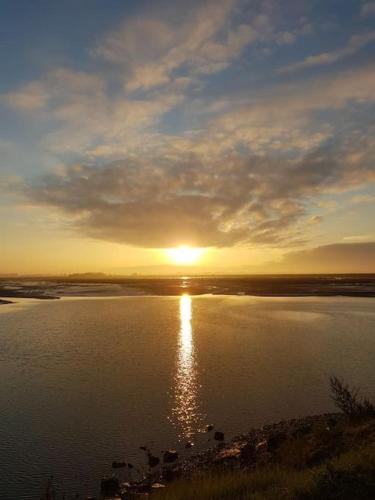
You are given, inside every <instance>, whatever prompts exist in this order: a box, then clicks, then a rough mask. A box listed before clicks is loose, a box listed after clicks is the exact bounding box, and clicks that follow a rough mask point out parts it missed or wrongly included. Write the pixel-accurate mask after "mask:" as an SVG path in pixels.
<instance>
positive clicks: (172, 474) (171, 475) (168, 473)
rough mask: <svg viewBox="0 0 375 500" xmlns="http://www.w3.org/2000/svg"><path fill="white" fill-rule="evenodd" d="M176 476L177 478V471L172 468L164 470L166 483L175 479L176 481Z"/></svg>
mask: <svg viewBox="0 0 375 500" xmlns="http://www.w3.org/2000/svg"><path fill="white" fill-rule="evenodd" d="M176 476H177V473H176V471H174V470H173V469H171V468H170V467H166V468H165V469H163V479H164V481H167V482H169V481H173V480H174V479H176Z"/></svg>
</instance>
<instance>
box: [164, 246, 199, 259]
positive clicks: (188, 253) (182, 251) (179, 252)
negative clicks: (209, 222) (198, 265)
mask: <svg viewBox="0 0 375 500" xmlns="http://www.w3.org/2000/svg"><path fill="white" fill-rule="evenodd" d="M166 252H167V255H168V257H169V258H170V260H171V261H172V262H173V263H174V264H194V263H195V262H197V261H198V260H199V258H200V256H201V255H202V253H203V248H195V247H189V246H188V245H181V246H179V247H176V248H169V249H168V250H167V251H166Z"/></svg>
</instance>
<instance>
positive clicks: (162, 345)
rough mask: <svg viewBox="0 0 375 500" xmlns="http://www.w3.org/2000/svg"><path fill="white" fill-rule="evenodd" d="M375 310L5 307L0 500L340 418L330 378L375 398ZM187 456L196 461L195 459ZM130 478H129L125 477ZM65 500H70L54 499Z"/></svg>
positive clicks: (281, 305)
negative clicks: (310, 418)
mask: <svg viewBox="0 0 375 500" xmlns="http://www.w3.org/2000/svg"><path fill="white" fill-rule="evenodd" d="M374 304H375V301H374V299H351V298H315V297H310V298H282V299H281V298H280V299H276V298H253V297H234V296H228V297H223V296H216V297H208V296H206V297H189V296H187V295H185V296H182V297H122V298H106V299H95V298H86V299H62V300H60V301H51V302H50V301H48V302H46V301H41V302H39V301H36V302H35V301H34V302H33V303H32V304H30V305H22V306H18V305H14V304H13V305H9V306H0V360H1V363H0V376H1V386H0V491H1V493H0V496H1V498H2V499H3V500H8V499H9V500H10V499H12V500H13V499H15V498H17V499H34V498H35V499H37V498H39V496H40V492H41V490H42V489H43V485H44V484H45V483H46V480H47V478H48V477H49V476H50V475H54V478H55V479H54V481H55V486H56V488H57V490H58V492H59V495H62V493H63V492H66V493H67V494H68V496H67V498H70V496H71V495H72V494H74V493H75V492H76V491H77V492H80V493H81V494H97V493H98V489H99V483H100V478H101V477H102V476H103V475H107V474H109V473H111V468H110V466H111V463H112V461H113V460H122V459H124V460H126V461H130V462H133V463H134V464H144V463H145V462H144V456H143V454H142V452H141V451H140V450H139V446H141V445H150V446H151V447H152V448H153V450H154V451H155V452H156V453H157V452H159V451H160V450H163V449H166V448H167V447H175V448H176V447H177V448H178V449H181V450H184V447H185V443H186V442H187V441H191V442H193V443H194V444H195V448H194V449H195V450H196V449H199V448H202V447H207V445H209V444H210V443H209V442H208V441H207V440H208V439H209V436H208V435H207V434H205V433H202V432H201V429H202V428H203V427H204V426H205V425H206V424H208V423H213V424H215V427H216V428H218V429H220V430H223V431H224V432H225V433H226V436H227V437H228V438H229V437H231V436H233V435H235V434H238V433H241V432H246V431H247V430H249V429H250V428H251V427H253V426H258V425H262V424H264V423H270V422H273V421H278V420H280V419H282V418H290V417H296V416H301V415H306V414H311V413H319V412H324V411H330V410H332V409H333V407H332V404H331V401H330V399H329V393H328V377H329V376H330V375H331V374H336V375H338V376H341V377H344V378H345V379H346V380H347V381H349V382H350V383H351V384H353V385H357V386H360V387H361V388H362V389H363V391H364V392H365V393H367V394H368V395H369V396H375V391H374V388H375V370H374V358H375V328H374V327H375V307H374ZM186 453H187V452H186ZM123 474H124V478H125V477H126V476H125V473H123ZM59 498H61V496H60V497H59Z"/></svg>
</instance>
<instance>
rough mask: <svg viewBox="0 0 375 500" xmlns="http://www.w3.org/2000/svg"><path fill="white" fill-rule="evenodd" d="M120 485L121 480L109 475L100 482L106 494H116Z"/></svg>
mask: <svg viewBox="0 0 375 500" xmlns="http://www.w3.org/2000/svg"><path fill="white" fill-rule="evenodd" d="M119 487H120V483H119V480H118V479H117V477H114V476H112V477H109V478H106V479H102V482H101V484H100V491H101V493H102V495H104V496H114V495H116V494H117V492H118V490H119Z"/></svg>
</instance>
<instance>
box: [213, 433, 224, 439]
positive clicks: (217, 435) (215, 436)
mask: <svg viewBox="0 0 375 500" xmlns="http://www.w3.org/2000/svg"><path fill="white" fill-rule="evenodd" d="M214 439H215V441H224V432H220V431H216V432H215V435H214Z"/></svg>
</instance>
